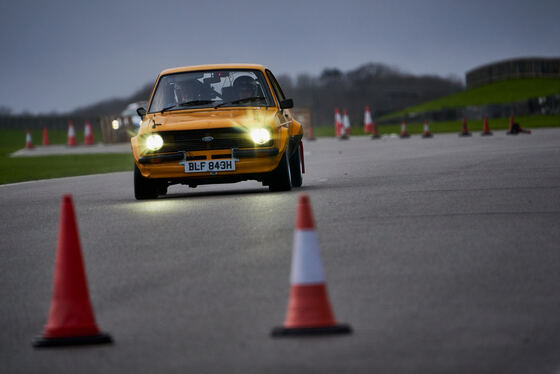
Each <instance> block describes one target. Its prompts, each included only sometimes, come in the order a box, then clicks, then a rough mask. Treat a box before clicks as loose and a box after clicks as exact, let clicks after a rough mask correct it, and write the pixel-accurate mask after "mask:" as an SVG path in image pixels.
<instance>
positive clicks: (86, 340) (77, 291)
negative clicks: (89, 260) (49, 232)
mask: <svg viewBox="0 0 560 374" xmlns="http://www.w3.org/2000/svg"><path fill="white" fill-rule="evenodd" d="M110 342H112V338H111V336H110V335H107V334H104V333H102V332H100V331H99V328H98V327H97V324H96V322H95V317H94V315H93V309H92V307H91V302H90V299H89V292H88V287H87V280H86V273H85V269H84V263H83V259H82V252H81V249H80V239H79V235H78V226H77V223H76V216H75V214H74V206H73V203H72V195H64V196H63V197H62V206H61V212H60V227H59V231H58V248H57V253H56V269H55V275H54V291H53V298H52V302H51V307H50V311H49V319H48V322H47V325H46V326H45V330H44V331H43V336H42V337H40V338H38V339H37V340H35V342H33V346H34V347H53V346H62V345H76V344H100V343H110Z"/></svg>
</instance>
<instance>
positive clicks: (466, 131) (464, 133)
mask: <svg viewBox="0 0 560 374" xmlns="http://www.w3.org/2000/svg"><path fill="white" fill-rule="evenodd" d="M459 136H471V133H470V132H469V128H468V127H467V120H466V119H465V118H464V117H463V124H462V126H461V132H460V133H459Z"/></svg>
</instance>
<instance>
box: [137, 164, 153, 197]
mask: <svg viewBox="0 0 560 374" xmlns="http://www.w3.org/2000/svg"><path fill="white" fill-rule="evenodd" d="M157 196H158V184H157V183H156V182H155V181H152V180H150V179H148V178H145V177H143V176H142V173H140V170H139V169H138V166H136V164H134V197H135V198H136V200H147V199H155V198H156V197H157Z"/></svg>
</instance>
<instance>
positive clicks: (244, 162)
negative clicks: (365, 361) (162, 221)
mask: <svg viewBox="0 0 560 374" xmlns="http://www.w3.org/2000/svg"><path fill="white" fill-rule="evenodd" d="M282 154H283V152H280V150H279V149H278V148H263V149H258V148H251V149H236V148H234V149H229V150H228V149H223V150H212V151H198V152H185V151H180V152H171V153H161V154H144V155H142V156H140V157H138V159H137V162H136V164H137V165H138V169H139V170H140V173H141V174H142V175H143V176H144V177H146V178H152V179H167V180H169V181H174V183H183V182H184V183H188V184H191V181H194V180H196V181H199V180H203V179H208V180H216V183H220V182H218V180H221V181H224V182H225V181H227V180H228V179H229V180H231V181H232V182H233V181H238V180H247V179H256V180H261V179H262V176H263V175H265V174H267V173H270V172H271V171H273V170H274V169H275V168H276V167H277V166H278V163H279V162H280V158H281V157H282ZM222 159H229V160H231V159H233V160H234V162H235V170H233V171H218V172H198V173H186V172H185V164H184V161H204V160H222ZM179 181H182V182H179ZM193 183H194V184H202V183H195V182H193Z"/></svg>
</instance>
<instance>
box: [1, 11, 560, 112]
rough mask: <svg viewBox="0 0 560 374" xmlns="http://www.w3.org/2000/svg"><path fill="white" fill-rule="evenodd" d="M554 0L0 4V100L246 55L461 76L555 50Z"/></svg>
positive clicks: (56, 96)
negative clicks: (488, 65) (380, 65)
mask: <svg viewBox="0 0 560 374" xmlns="http://www.w3.org/2000/svg"><path fill="white" fill-rule="evenodd" d="M559 19H560V1H558V0H533V1H520V0H510V1H502V0H496V1H493V0H484V1H480V0H468V1H467V0H448V1H444V0H441V1H436V0H407V1H405V0H401V1H399V0H378V1H373V0H372V1H349V0H346V1H344V0H339V1H326V0H325V1H305V0H296V1H292V0H282V1H273V2H272V1H265V0H260V1H252V0H232V1H212V0H206V1H192V2H191V1H187V0H183V1H166V0H152V1H147V0H138V1H132V0H124V1H118V0H113V1H105V0H97V1H95V0H93V1H92V0H86V1H82V0H71V1H60V0H49V1H47V0H45V1H40V0H37V1H27V0H12V1H8V0H0V42H1V47H2V52H1V53H0V68H1V69H0V82H1V84H0V106H7V107H9V108H11V109H12V110H13V111H14V112H21V111H23V110H27V111H29V112H31V113H47V112H51V111H58V112H64V111H70V110H72V109H75V108H76V107H79V106H85V105H88V104H92V103H94V102H96V101H99V100H103V99H107V98H111V97H126V96H128V95H130V94H132V93H133V92H134V91H135V90H137V89H138V88H140V87H142V86H143V85H144V84H146V83H147V82H149V81H152V80H153V79H154V78H155V77H156V75H157V73H158V72H159V71H161V70H163V69H165V68H169V67H175V66H185V65H195V64H205V63H222V62H254V63H261V64H264V65H267V66H269V67H270V68H271V69H272V71H273V72H275V73H276V74H277V75H279V74H283V73H287V74H290V75H292V76H296V75H297V74H300V73H310V74H319V73H320V72H321V71H322V70H323V69H324V68H325V67H337V68H339V69H341V70H343V71H347V70H350V69H354V68H356V67H358V66H359V65H361V64H364V63H367V62H382V63H386V64H390V65H394V66H397V67H399V68H401V69H403V70H405V71H408V72H411V73H415V74H436V75H440V76H449V75H452V74H453V75H457V76H459V77H461V78H464V74H465V72H466V71H467V70H470V69H472V68H473V67H476V66H479V65H482V64H485V63H488V62H492V61H496V60H501V59H507V58H511V57H520V56H560V21H559Z"/></svg>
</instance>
